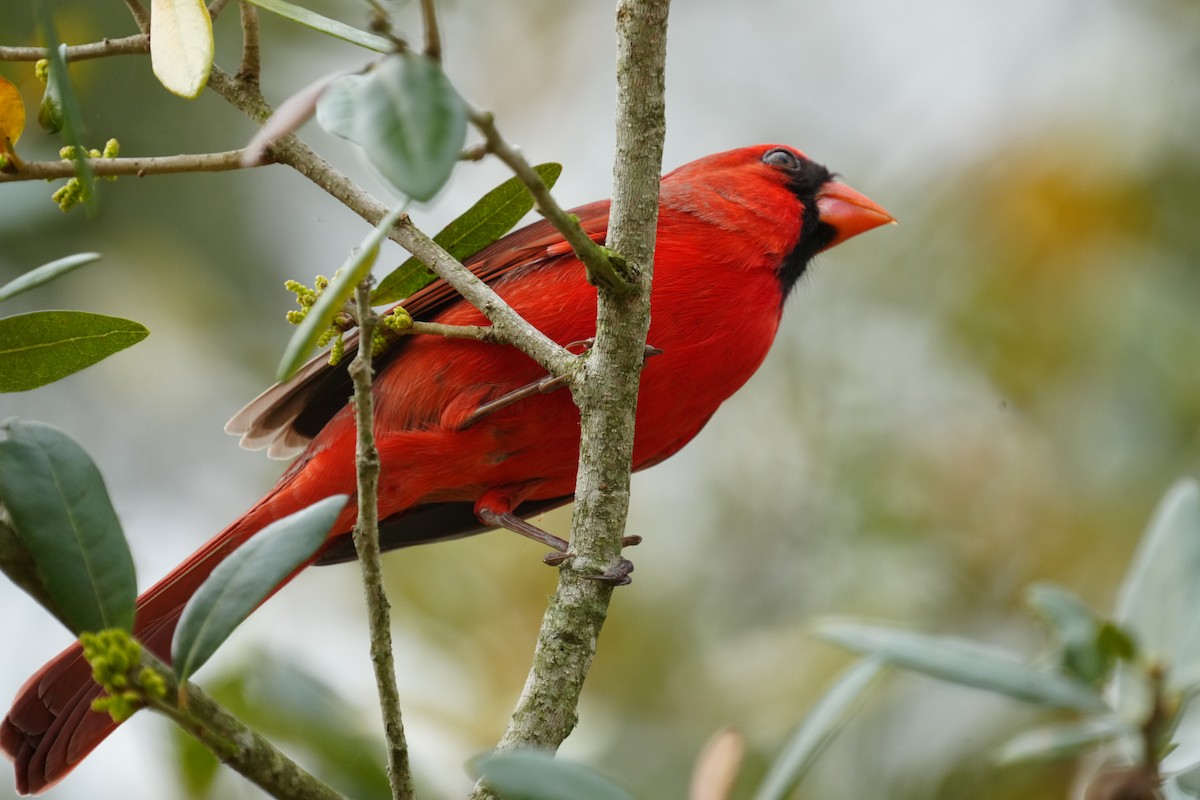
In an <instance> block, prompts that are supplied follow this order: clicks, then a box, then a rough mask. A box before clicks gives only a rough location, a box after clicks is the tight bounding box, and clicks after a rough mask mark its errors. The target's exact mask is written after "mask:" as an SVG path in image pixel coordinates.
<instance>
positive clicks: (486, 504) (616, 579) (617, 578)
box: [475, 492, 642, 586]
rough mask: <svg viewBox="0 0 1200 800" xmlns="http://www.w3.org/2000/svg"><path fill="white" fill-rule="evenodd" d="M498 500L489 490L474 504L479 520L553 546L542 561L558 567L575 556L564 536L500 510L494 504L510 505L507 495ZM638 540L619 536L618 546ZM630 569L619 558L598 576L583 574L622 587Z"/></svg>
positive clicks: (640, 539) (631, 567) (638, 539)
mask: <svg viewBox="0 0 1200 800" xmlns="http://www.w3.org/2000/svg"><path fill="white" fill-rule="evenodd" d="M498 500H499V498H498V497H497V496H495V495H494V494H492V493H490V492H489V493H488V494H485V495H484V496H483V497H481V498H480V499H479V501H478V502H477V503H476V504H475V516H476V517H478V518H479V521H480V522H482V523H483V524H484V525H488V526H490V527H493V528H504V529H505V530H510V531H512V532H513V533H519V534H521V535H522V536H525V537H527V538H529V539H533V540H534V541H535V542H541V543H542V544H544V545H546V546H547V547H550V548H553V550H554V552H553V553H547V554H546V555H545V556H544V557H543V558H542V561H543V562H545V563H546V564H548V565H550V566H552V567H557V566H560V565H561V564H563V563H564V562H566V561H569V560H570V559H572V558H574V557H575V554H574V553H572V552H571V551H570V550H569V549H568V543H567V542H566V541H565V540H564V539H560V538H558V537H557V536H555V535H554V534H552V533H549V532H547V531H544V530H542V529H541V528H539V527H537V526H536V525H534V524H533V523H530V522H526V521H525V520H523V519H521V518H520V517H518V516H517V515H516V514H514V513H512V511H508V510H499V508H497V506H500V507H501V508H503V507H505V506H510V501H508V500H507V498H505V499H504V500H500V502H497V501H498ZM641 541H642V537H640V536H626V537H624V538H622V539H621V547H633V546H634V545H636V544H640V543H641ZM631 572H633V562H632V561H630V560H629V559H627V558H622V559H621V560H620V561H619V562H618V563H617V565H616V566H615V567H610V568H609V569H606V570H605V571H604V572H602V573H600V574H598V575H588V576H586V577H587V578H589V579H591V580H597V581H604V582H606V583H612V584H614V585H616V586H624V585H625V584H628V583H629V582H630V581H631V580H633V579H632V578H630V577H629V573H631Z"/></svg>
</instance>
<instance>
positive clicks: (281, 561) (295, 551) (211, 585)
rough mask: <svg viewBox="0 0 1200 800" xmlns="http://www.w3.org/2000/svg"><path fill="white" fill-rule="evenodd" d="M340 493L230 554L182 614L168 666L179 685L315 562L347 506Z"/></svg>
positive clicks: (278, 523) (275, 525)
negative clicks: (283, 586)
mask: <svg viewBox="0 0 1200 800" xmlns="http://www.w3.org/2000/svg"><path fill="white" fill-rule="evenodd" d="M347 499H348V496H347V495H344V494H338V495H333V496H331V497H327V498H325V499H324V500H321V501H319V502H316V503H313V504H312V505H311V506H309V507H308V508H305V509H301V510H300V511H297V512H296V513H295V514H292V515H290V516H287V517H284V518H283V519H281V520H278V521H276V522H273V523H271V524H270V525H268V526H267V527H265V528H263V529H262V530H261V531H259V532H258V533H256V534H255V535H254V536H253V537H252V538H251V539H250V540H249V541H247V542H246V543H245V544H243V545H242V546H241V547H239V548H238V549H237V550H234V551H233V552H232V553H230V554H229V557H228V558H226V559H225V560H224V561H222V562H221V563H220V564H219V565H218V566H217V568H216V569H214V570H213V571H212V574H211V575H209V576H208V579H207V580H206V581H204V583H203V584H201V585H200V588H199V589H197V590H196V593H195V594H194V595H192V599H191V600H189V601H188V604H187V606H185V607H184V609H183V615H182V616H181V617H180V618H179V627H177V628H176V629H175V638H174V639H173V640H172V641H171V663H172V666H173V668H174V670H175V675H176V676H177V677H178V678H179V680H180V681H181V682H182V681H186V680H187V679H188V676H189V675H191V674H192V673H193V672H195V671H196V670H198V669H199V668H200V667H201V666H203V665H204V662H206V661H208V659H209V658H210V657H211V656H212V654H213V653H215V652H216V651H217V648H218V647H220V646H221V644H222V643H224V641H225V640H226V639H228V638H229V635H230V634H231V633H233V631H234V630H235V629H236V628H237V626H238V625H240V624H241V623H242V620H244V619H246V617H248V616H250V612H251V611H253V610H254V609H256V608H258V606H259V605H260V604H261V603H262V602H263V600H266V599H267V597H269V596H270V594H271V593H272V592H273V591H275V589H276V587H277V586H279V584H280V583H281V582H282V581H283V579H284V578H286V577H287V576H288V575H291V574H292V573H293V572H295V571H296V570H297V569H298V568H299V567H300V565H302V564H304V563H305V562H306V561H308V560H309V559H311V558H312V557H313V554H314V553H316V552H317V549H318V548H319V547H320V546H321V545H322V544H323V543H324V542H325V539H326V537H327V535H328V534H329V529H330V527H332V526H333V523H334V520H336V519H337V516H338V514H340V513H341V511H342V509H343V508H344V507H345V505H346V500H347Z"/></svg>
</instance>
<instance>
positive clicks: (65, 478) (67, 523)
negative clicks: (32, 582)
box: [0, 420, 137, 634]
mask: <svg viewBox="0 0 1200 800" xmlns="http://www.w3.org/2000/svg"><path fill="white" fill-rule="evenodd" d="M4 428H5V430H6V431H7V432H8V438H7V439H5V440H4V441H3V442H0V501H2V502H3V503H4V507H5V508H7V509H8V514H9V517H10V518H11V519H12V523H13V529H14V530H15V531H16V533H17V536H19V537H20V539H21V541H22V543H23V544H24V545H25V548H26V550H27V551H28V552H29V554H30V556H31V557H32V558H33V562H34V564H35V565H36V566H37V570H38V572H39V574H40V575H41V578H42V585H43V586H44V587H45V589H46V591H47V593H48V594H49V595H50V598H51V599H52V600H53V601H54V605H55V608H56V609H57V610H58V612H59V613H60V614H61V615H62V616H61V619H62V622H63V623H64V624H65V625H66V626H67V627H68V628H70V629H71V631H72V632H74V633H76V634H79V633H82V632H84V631H92V632H95V631H101V630H104V629H106V628H122V629H124V630H126V631H128V630H130V629H131V628H132V626H133V609H134V603H135V601H136V599H137V579H136V577H135V576H134V571H133V557H132V556H131V555H130V553H129V545H128V544H127V543H126V542H125V535H124V534H123V533H122V532H121V523H120V522H119V521H118V520H117V515H116V512H114V511H113V508H112V504H111V503H110V502H109V499H108V491H107V490H106V489H105V487H104V479H103V478H102V477H101V476H100V470H98V469H97V468H96V465H95V464H94V463H92V460H91V459H90V458H89V457H88V454H87V453H86V452H84V450H83V448H82V447H80V446H79V444H78V443H76V442H75V441H74V440H73V439H71V437H69V436H67V435H66V434H65V433H63V432H62V431H60V430H58V429H57V428H54V427H52V426H50V425H46V424H43V423H40V422H22V421H20V420H9V421H8V422H6V423H5V425H4Z"/></svg>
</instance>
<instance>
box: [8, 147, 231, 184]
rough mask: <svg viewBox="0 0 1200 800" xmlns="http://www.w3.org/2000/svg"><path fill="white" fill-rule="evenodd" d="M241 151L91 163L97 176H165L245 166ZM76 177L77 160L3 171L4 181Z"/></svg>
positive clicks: (36, 163)
mask: <svg viewBox="0 0 1200 800" xmlns="http://www.w3.org/2000/svg"><path fill="white" fill-rule="evenodd" d="M242 152H243V151H241V150H228V151H226V152H224V153H190V154H186V155H178V156H147V157H145V158H89V159H87V162H88V164H89V165H90V166H91V168H92V172H93V173H94V174H95V175H97V176H108V175H136V176H138V177H139V178H140V177H142V176H144V175H165V174H168V173H175V172H224V171H226V170H231V169H243V168H244V167H243V165H242V163H241V158H242ZM73 177H75V162H74V161H69V160H63V161H25V162H22V164H21V166H20V168H19V169H18V170H17V171H16V172H3V171H0V183H15V182H17V181H40V180H56V179H58V178H73Z"/></svg>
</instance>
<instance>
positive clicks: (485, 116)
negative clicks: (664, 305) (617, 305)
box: [469, 109, 630, 291]
mask: <svg viewBox="0 0 1200 800" xmlns="http://www.w3.org/2000/svg"><path fill="white" fill-rule="evenodd" d="M469 113H470V118H471V123H472V124H473V125H474V126H475V127H476V128H478V129H479V132H480V133H482V134H483V138H484V149H485V151H486V152H489V153H492V154H493V155H495V156H496V157H497V158H499V159H500V160H501V161H503V162H504V163H505V165H507V166H508V168H509V169H511V170H512V171H513V174H515V175H516V176H517V177H518V178H520V179H521V183H523V184H525V188H526V189H528V190H529V192H530V194H532V195H533V200H534V205H535V206H536V208H537V210H538V213H539V214H541V215H542V216H543V217H545V218H546V219H548V220H549V221H550V224H551V225H553V226H554V227H555V229H556V230H557V231H558V232H559V233H561V234H562V235H563V238H564V239H566V240H567V243H568V244H569V245H571V249H572V250H574V251H575V255H576V256H578V257H579V260H580V261H582V262H583V263H584V266H586V267H587V271H588V280H589V281H590V282H591V283H592V284H594V285H599V284H600V283H606V284H608V285H609V286H611V287H613V288H616V289H619V290H620V291H626V290H628V289H629V288H630V284H629V280H628V278H627V277H626V276H625V275H624V271H625V263H624V260H623V259H622V258H621V256H620V255H618V252H617V251H616V250H611V249H609V248H607V247H605V246H604V245H600V244H597V243H596V242H594V241H592V238H591V237H590V236H588V234H587V231H585V230H584V229H583V227H582V226H581V225H580V224H579V220H578V219H576V218H575V216H574V215H573V214H568V213H567V212H566V211H564V210H563V208H562V206H560V205H559V204H558V202H557V201H556V200H555V199H554V196H553V195H551V194H550V190H549V189H547V188H546V184H544V183H542V179H541V178H539V177H538V175H537V173H536V172H534V171H533V167H532V166H530V165H529V162H528V161H526V160H525V157H524V156H523V155H521V152H520V151H519V150H517V149H516V148H515V147H513V146H512V145H511V144H509V143H508V142H507V141H506V140H505V139H504V137H503V136H501V135H500V131H499V130H498V129H497V128H496V124H495V120H494V119H493V117H492V114H491V112H488V111H479V110H477V109H471V110H470V112H469ZM470 157H472V158H473V157H475V154H474V153H471V154H470Z"/></svg>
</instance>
